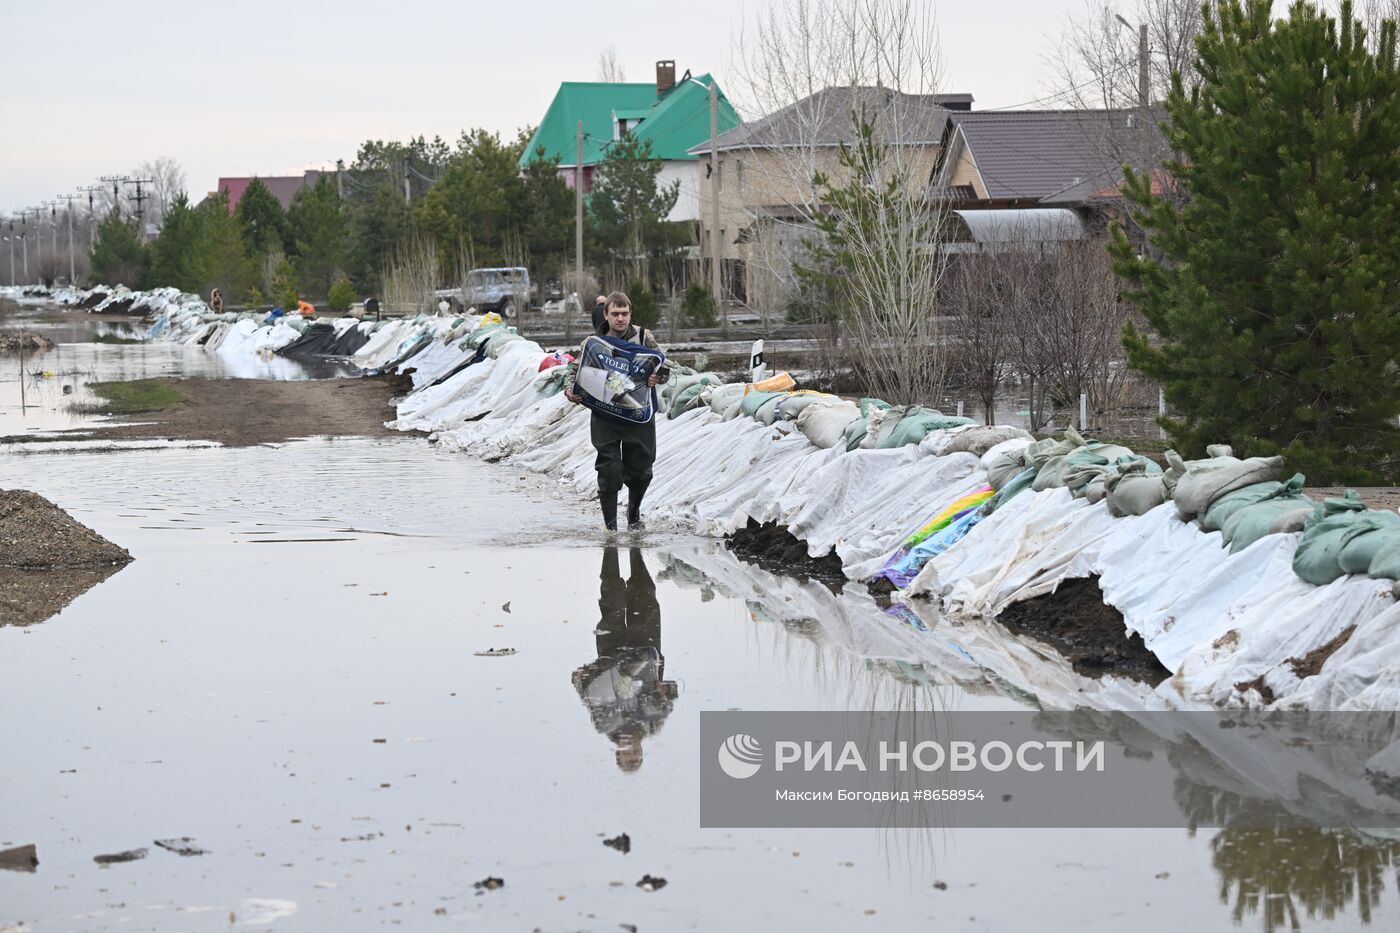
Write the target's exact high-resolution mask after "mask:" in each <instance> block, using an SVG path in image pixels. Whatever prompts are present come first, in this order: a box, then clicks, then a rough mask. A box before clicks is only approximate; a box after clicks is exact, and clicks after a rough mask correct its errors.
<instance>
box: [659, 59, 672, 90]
mask: <svg viewBox="0 0 1400 933" xmlns="http://www.w3.org/2000/svg"><path fill="white" fill-rule="evenodd" d="M675 86H676V63H675V61H674V60H671V59H666V60H664V61H659V62H657V63H656V96H657V97H660V96H661V95H663V94H665V93H666V92H667V91H669V90H670V89H671V88H673V87H675Z"/></svg>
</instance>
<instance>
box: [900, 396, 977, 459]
mask: <svg viewBox="0 0 1400 933" xmlns="http://www.w3.org/2000/svg"><path fill="white" fill-rule="evenodd" d="M976 423H977V422H975V421H973V420H972V419H971V418H959V417H958V416H956V415H945V414H943V412H941V411H939V410H937V409H936V408H924V407H922V406H919V405H911V406H909V410H908V411H906V412H905V413H904V417H903V418H900V419H899V423H898V424H896V425H895V426H894V429H893V430H891V431H890V432H889V433H888V434H885V433H884V432H883V431H882V432H881V435H882V436H881V437H880V443H879V444H877V445H876V446H877V447H882V448H886V449H888V448H893V447H903V446H904V445H906V444H917V443H919V441H921V440H923V439H924V437H925V436H927V435H928V433H929V432H930V431H944V430H947V429H948V428H957V427H961V426H963V425H965V424H976Z"/></svg>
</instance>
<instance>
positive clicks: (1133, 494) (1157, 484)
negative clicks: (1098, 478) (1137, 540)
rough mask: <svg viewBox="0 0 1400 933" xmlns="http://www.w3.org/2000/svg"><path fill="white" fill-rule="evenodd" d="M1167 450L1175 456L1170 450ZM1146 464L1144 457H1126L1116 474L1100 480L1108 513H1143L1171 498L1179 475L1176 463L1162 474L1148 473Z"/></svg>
mask: <svg viewBox="0 0 1400 933" xmlns="http://www.w3.org/2000/svg"><path fill="white" fill-rule="evenodd" d="M1168 453H1170V454H1172V456H1175V453H1174V452H1172V451H1168ZM1170 459H1171V458H1170V457H1169V458H1168V460H1169V462H1170ZM1148 463H1149V461H1148V460H1146V459H1145V458H1143V459H1137V460H1128V461H1127V462H1125V463H1123V464H1122V466H1120V467H1119V468H1118V473H1117V474H1116V475H1114V476H1109V477H1106V478H1105V479H1104V488H1105V489H1106V490H1107V496H1106V498H1107V499H1108V511H1109V512H1110V513H1112V514H1113V515H1117V516H1119V517H1122V516H1125V515H1146V514H1147V513H1148V512H1150V511H1152V510H1153V509H1155V508H1156V507H1157V506H1159V505H1161V504H1162V503H1163V502H1166V501H1167V500H1168V499H1170V498H1171V497H1172V493H1173V491H1175V489H1176V481H1177V480H1178V479H1179V478H1180V477H1181V470H1180V468H1179V466H1178V465H1173V466H1172V467H1171V468H1170V469H1168V470H1167V471H1166V472H1165V473H1152V474H1150V475H1149V473H1148ZM1177 463H1178V464H1179V461H1177ZM1153 465H1154V466H1155V464H1153Z"/></svg>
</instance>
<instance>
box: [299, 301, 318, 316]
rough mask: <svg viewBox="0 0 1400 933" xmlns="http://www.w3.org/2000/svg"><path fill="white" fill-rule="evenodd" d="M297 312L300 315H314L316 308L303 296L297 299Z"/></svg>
mask: <svg viewBox="0 0 1400 933" xmlns="http://www.w3.org/2000/svg"><path fill="white" fill-rule="evenodd" d="M297 313H298V314H300V315H301V316H302V317H315V316H316V308H315V306H313V305H312V304H311V303H310V302H309V301H307V300H306V299H304V298H299V299H297Z"/></svg>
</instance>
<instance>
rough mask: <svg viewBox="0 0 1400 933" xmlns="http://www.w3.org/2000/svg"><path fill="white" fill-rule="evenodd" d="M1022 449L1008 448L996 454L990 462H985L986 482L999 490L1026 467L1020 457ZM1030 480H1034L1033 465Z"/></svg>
mask: <svg viewBox="0 0 1400 933" xmlns="http://www.w3.org/2000/svg"><path fill="white" fill-rule="evenodd" d="M1023 452H1024V451H1022V450H1008V451H1006V452H1004V453H1000V454H997V455H996V457H994V458H993V459H992V462H991V463H989V464H987V484H988V485H989V486H991V487H992V488H993V489H995V490H996V491H997V492H1001V490H1002V488H1003V487H1005V486H1006V484H1007V483H1009V482H1011V481H1012V480H1013V479H1015V478H1016V477H1017V476H1019V475H1020V474H1021V473H1022V472H1023V471H1024V470H1026V469H1027V467H1026V464H1025V463H1024V461H1022V459H1021V455H1022V453H1023ZM1030 469H1031V472H1032V481H1034V467H1031V468H1030Z"/></svg>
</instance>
